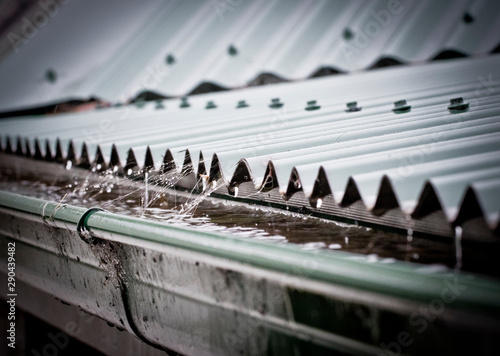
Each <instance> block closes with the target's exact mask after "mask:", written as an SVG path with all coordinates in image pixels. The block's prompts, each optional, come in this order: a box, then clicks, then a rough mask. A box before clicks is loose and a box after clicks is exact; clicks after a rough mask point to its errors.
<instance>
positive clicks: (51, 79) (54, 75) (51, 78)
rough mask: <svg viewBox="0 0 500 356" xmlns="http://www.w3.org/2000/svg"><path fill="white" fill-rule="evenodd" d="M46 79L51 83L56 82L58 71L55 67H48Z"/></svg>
mask: <svg viewBox="0 0 500 356" xmlns="http://www.w3.org/2000/svg"><path fill="white" fill-rule="evenodd" d="M45 79H46V80H47V81H48V82H49V83H55V82H56V80H57V73H56V71H55V70H53V69H47V71H46V72H45Z"/></svg>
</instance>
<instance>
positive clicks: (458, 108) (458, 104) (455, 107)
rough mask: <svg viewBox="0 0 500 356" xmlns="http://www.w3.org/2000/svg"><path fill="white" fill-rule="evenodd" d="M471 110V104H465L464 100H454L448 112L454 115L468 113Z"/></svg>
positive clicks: (451, 101)
mask: <svg viewBox="0 0 500 356" xmlns="http://www.w3.org/2000/svg"><path fill="white" fill-rule="evenodd" d="M467 110H469V103H464V99H463V98H453V99H450V105H449V106H448V111H449V112H451V113H452V114H456V113H460V112H466V111H467Z"/></svg>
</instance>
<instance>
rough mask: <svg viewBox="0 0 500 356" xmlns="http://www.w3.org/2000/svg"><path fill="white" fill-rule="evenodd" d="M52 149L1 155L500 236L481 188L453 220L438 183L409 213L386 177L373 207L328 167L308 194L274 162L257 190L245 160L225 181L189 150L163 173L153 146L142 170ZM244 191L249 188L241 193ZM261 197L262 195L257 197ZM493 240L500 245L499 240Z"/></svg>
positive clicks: (114, 155) (352, 181)
mask: <svg viewBox="0 0 500 356" xmlns="http://www.w3.org/2000/svg"><path fill="white" fill-rule="evenodd" d="M51 145H52V144H51V143H50V142H49V140H46V142H45V148H46V151H45V152H43V151H42V149H41V145H40V143H39V141H38V139H35V147H34V148H31V147H30V144H29V140H28V139H23V138H21V137H18V138H17V139H16V144H15V146H13V145H12V140H11V138H10V137H8V136H7V139H6V140H5V143H3V142H2V145H1V151H0V152H1V153H4V154H10V155H17V156H20V157H26V158H30V159H36V160H40V161H46V162H54V163H58V164H61V165H64V166H66V168H67V169H69V168H72V167H78V168H82V169H87V170H90V171H92V172H97V173H106V174H114V175H116V176H119V177H126V178H129V179H132V180H137V179H144V178H145V174H146V173H147V174H148V177H149V178H151V177H154V176H155V175H159V176H163V178H162V179H160V180H157V181H156V183H157V184H158V185H162V184H163V185H171V186H172V187H176V188H184V189H189V190H191V189H198V190H200V191H204V190H207V189H210V188H211V184H213V187H214V188H215V187H217V191H218V192H219V193H221V194H222V195H227V196H228V197H232V198H240V199H243V200H254V201H259V200H262V199H263V196H265V195H266V194H268V193H269V192H271V191H274V193H275V194H274V195H275V196H274V199H271V200H270V201H269V200H266V199H265V198H264V199H263V200H264V201H268V202H274V203H278V204H279V203H281V205H288V204H289V202H291V203H292V205H293V200H294V197H295V196H299V195H301V197H302V196H303V199H301V200H304V199H305V201H306V202H308V203H309V207H308V208H306V207H305V206H304V207H303V208H304V211H303V212H313V211H314V212H315V213H316V214H320V215H321V214H322V213H323V214H325V215H332V214H331V213H329V212H327V211H323V210H322V208H324V207H325V206H324V204H325V202H326V201H327V200H328V199H330V200H331V202H330V204H332V203H333V204H334V205H335V207H336V210H337V213H339V212H342V211H343V210H344V209H345V210H349V209H352V207H353V206H354V205H356V204H357V205H358V206H357V207H356V209H359V203H361V204H362V206H363V208H364V209H365V210H366V213H369V214H371V215H372V216H373V218H374V219H375V221H377V220H378V218H380V217H382V218H383V216H384V215H386V214H388V213H389V215H394V214H391V213H390V212H393V211H394V210H397V211H399V212H400V216H399V219H402V220H406V221H405V222H404V226H411V225H412V224H411V223H408V220H407V219H408V217H411V220H415V221H418V220H424V219H425V218H428V217H431V216H432V217H431V218H432V219H436V213H438V215H442V216H440V217H439V218H438V219H440V220H441V221H442V222H443V221H447V223H449V225H450V228H449V229H447V228H443V227H442V226H441V227H440V229H429V228H428V227H426V226H425V225H424V226H420V227H419V226H413V230H415V231H419V230H420V231H421V232H424V233H430V234H436V235H450V233H451V234H452V235H453V234H455V233H456V232H455V230H454V228H455V227H456V226H462V225H464V224H465V223H467V222H468V221H471V220H476V226H477V222H478V221H477V220H478V219H479V220H480V222H479V224H481V225H484V226H486V227H487V228H488V229H489V230H490V232H491V233H492V234H494V235H497V236H498V235H500V219H499V216H498V214H496V216H495V217H494V218H491V216H488V215H487V214H486V213H485V211H486V210H485V209H483V208H482V207H483V201H482V198H481V197H482V195H481V194H478V187H477V186H476V185H475V184H469V185H467V186H466V189H465V191H463V192H462V199H461V204H460V207H459V209H458V212H457V213H456V214H455V216H454V217H453V218H450V216H449V215H448V214H446V213H445V211H444V210H445V209H444V204H442V202H441V199H440V190H439V187H437V186H436V185H435V184H434V183H433V182H432V179H428V180H426V181H425V184H424V185H423V186H422V187H421V188H420V194H419V198H418V202H417V203H416V204H415V207H414V209H413V210H412V211H410V212H408V211H404V210H405V209H404V208H403V205H402V204H401V202H400V201H399V200H398V196H397V192H396V190H395V189H394V188H393V183H392V181H391V178H390V177H389V176H387V175H385V174H384V175H383V176H382V178H381V179H380V182H379V184H378V193H377V196H376V199H375V201H376V203H375V204H374V205H372V206H370V205H369V204H366V203H365V201H364V200H363V198H362V194H361V193H360V190H359V188H358V184H357V180H356V177H353V176H351V177H350V178H349V180H348V184H347V186H346V187H345V188H344V192H345V194H344V195H343V197H342V199H341V200H340V201H337V200H336V199H335V191H334V190H333V189H332V187H331V186H330V184H329V182H328V178H327V177H326V173H325V170H324V168H323V167H322V166H320V167H319V168H318V171H317V179H316V181H315V184H314V187H313V189H312V192H311V193H310V194H308V195H306V193H305V192H304V190H303V189H302V187H301V183H300V177H299V175H298V173H297V171H296V170H295V168H293V169H292V171H291V172H290V175H289V177H290V178H289V181H288V185H287V187H280V186H279V185H277V182H278V180H277V178H276V172H275V171H274V168H273V162H272V160H271V161H269V162H268V164H267V170H266V175H265V178H264V180H263V181H262V182H260V183H258V184H257V185H254V183H253V178H254V177H253V176H252V174H251V170H250V167H249V166H248V165H247V164H246V162H245V159H242V160H240V162H239V163H238V165H237V168H236V169H235V171H234V173H233V175H232V176H231V177H224V176H223V173H222V168H221V165H220V161H219V158H218V156H217V154H216V153H215V154H214V155H213V157H212V163H211V166H210V167H206V166H205V165H204V162H203V157H202V156H201V157H200V161H199V162H198V165H197V167H196V164H193V161H192V159H191V155H190V152H189V150H188V149H186V152H185V158H184V162H183V164H182V166H177V165H176V163H175V161H174V159H173V156H172V153H171V152H170V149H167V150H166V152H165V154H164V156H163V160H162V162H163V163H162V164H161V166H160V167H159V168H155V164H154V163H155V162H156V161H155V159H154V157H153V154H152V153H151V151H150V149H149V147H148V148H147V150H146V153H145V157H144V163H143V164H142V165H141V164H140V163H139V161H138V160H137V158H136V154H135V152H134V150H133V149H132V148H131V149H130V150H129V152H128V155H127V157H126V160H125V161H123V160H122V159H121V158H120V157H119V154H118V151H117V149H116V147H115V146H114V145H113V147H112V150H111V152H110V156H109V157H110V158H109V160H106V159H105V156H104V155H103V152H102V150H101V148H100V146H99V145H98V146H97V150H96V153H95V155H94V156H93V157H92V155H91V154H89V152H88V149H87V145H86V143H83V144H82V148H81V153H80V155H77V153H76V150H75V147H74V145H73V142H72V141H70V143H69V145H68V149H67V151H66V152H67V153H66V154H64V150H63V148H62V147H61V144H60V141H59V140H57V141H56V143H55V147H56V151H55V152H52V151H51V149H50V147H51ZM122 162H125V164H124V165H123V164H122ZM195 167H196V168H195ZM172 179H173V181H174V183H173V184H171V183H169V182H171V181H172ZM220 180H222V181H223V182H224V184H223V189H226V190H225V191H224V190H221V189H220V188H221V187H220V186H219V185H217V182H218V181H220ZM242 186H243V189H241V187H242ZM284 188H285V189H284ZM278 191H279V193H278ZM242 192H243V194H242ZM259 193H262V194H259ZM299 193H301V194H299ZM259 195H261V196H260V197H257V198H252V197H256V196H259ZM277 196H279V197H280V198H281V202H279V201H276V197H277ZM301 203H303V202H302V201H301V202H300V203H299V205H300V204H301ZM301 209H302V208H301ZM330 210H331V209H330ZM333 215H335V214H333ZM344 215H345V214H344ZM396 215H398V214H396ZM393 219H395V218H394V216H390V217H389V221H385V224H387V225H389V226H390V225H391V221H390V220H393ZM397 219H398V217H396V220H397ZM360 220H361V221H363V217H361V219H360ZM392 225H400V223H395V222H394V221H393V222H392ZM477 235H478V236H476V238H475V239H476V240H481V239H484V240H488V241H491V240H492V237H491V236H489V237H488V236H484V235H483V236H482V237H481V232H480V231H479V232H478V234H477ZM493 240H495V238H494V237H493Z"/></svg>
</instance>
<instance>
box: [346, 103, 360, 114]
mask: <svg viewBox="0 0 500 356" xmlns="http://www.w3.org/2000/svg"><path fill="white" fill-rule="evenodd" d="M346 105H347V109H346V111H345V112H356V111H361V107H359V106H358V102H357V101H351V102H350V103H347V104H346Z"/></svg>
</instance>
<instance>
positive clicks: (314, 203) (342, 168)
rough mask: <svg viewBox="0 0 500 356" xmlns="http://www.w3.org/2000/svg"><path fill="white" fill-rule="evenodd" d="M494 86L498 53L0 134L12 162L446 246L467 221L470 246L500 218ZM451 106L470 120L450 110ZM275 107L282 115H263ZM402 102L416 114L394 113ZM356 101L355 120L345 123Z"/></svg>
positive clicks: (4, 128) (498, 109) (27, 121)
mask: <svg viewBox="0 0 500 356" xmlns="http://www.w3.org/2000/svg"><path fill="white" fill-rule="evenodd" d="M499 79H500V55H495V56H490V57H486V58H478V59H456V60H449V61H446V62H435V63H432V64H429V65H427V66H423V67H418V66H417V67H408V66H401V67H393V68H387V69H380V70H378V71H370V72H364V73H358V74H349V75H338V76H335V77H324V78H316V79H311V80H308V81H304V82H297V83H280V84H274V85H268V86H264V87H254V88H248V89H242V90H238V91H230V92H218V93H209V94H203V95H197V96H193V97H190V98H188V99H187V100H186V101H184V100H182V99H181V100H179V99H169V100H164V101H163V102H156V103H155V102H150V103H146V104H144V106H142V104H140V105H137V106H124V107H117V108H107V109H102V110H98V111H96V112H86V113H72V114H59V115H54V116H44V117H33V118H24V119H21V120H19V119H17V120H14V119H13V120H2V121H0V130H1V132H2V134H3V137H2V142H3V150H4V151H7V152H16V151H17V152H18V153H19V154H24V155H30V156H34V157H37V158H40V159H43V158H45V159H47V160H56V161H59V162H61V163H65V161H66V160H70V161H71V162H72V164H80V165H81V166H83V167H91V166H92V163H93V169H97V170H101V169H106V168H108V167H109V168H110V169H111V170H114V171H118V172H123V173H124V174H125V175H128V176H131V177H135V176H137V175H141V174H142V173H141V171H140V169H141V168H148V169H150V170H151V169H153V167H154V170H155V171H157V172H158V173H168V174H167V175H166V176H169V177H172V176H174V177H177V178H176V179H178V180H179V179H180V180H179V181H178V182H176V185H177V186H182V187H185V188H192V187H194V186H199V187H201V186H202V184H201V183H202V181H203V180H204V179H201V178H200V177H201V176H205V175H206V176H207V177H209V181H216V180H218V179H220V178H222V179H223V181H224V182H225V184H226V185H227V187H228V189H226V188H225V187H223V188H220V189H219V190H218V191H217V192H218V193H220V194H233V195H234V194H235V193H236V194H238V198H242V199H243V198H244V199H246V200H265V201H268V202H273V203H276V204H281V205H283V204H290V205H292V206H298V207H304V209H305V210H304V211H311V212H319V213H324V214H328V215H336V216H343V217H345V218H350V219H355V220H363V221H368V222H374V223H378V224H386V225H391V226H395V227H399V228H408V229H412V230H416V231H423V232H431V233H436V234H441V235H448V236H450V235H453V234H454V230H453V228H452V225H449V224H447V223H446V222H451V223H454V224H459V225H462V226H463V227H464V229H465V228H466V226H467V222H468V221H470V220H474V221H476V222H477V223H479V224H483V225H484V227H485V228H484V229H483V230H481V229H479V228H478V225H477V224H476V225H475V227H474V229H472V230H470V231H471V234H472V235H474V237H475V238H491V236H490V235H489V234H490V231H496V233H498V231H499V216H498V213H499V212H500V199H499V198H500V122H499V115H500V106H499V93H500V91H499V89H500V80H499ZM457 97H462V98H463V100H464V102H465V103H466V104H469V105H470V107H469V108H468V110H467V111H464V112H460V111H459V112H456V111H455V112H453V111H450V110H449V108H448V106H449V105H450V99H453V98H457ZM273 98H279V102H280V103H281V104H283V106H281V107H280V108H271V107H270V104H271V106H273V105H272V104H273V103H274V104H276V101H272V100H271V99H273ZM403 99H404V100H406V101H407V104H408V105H411V110H410V111H408V112H403V113H400V114H398V113H395V112H393V111H392V109H393V108H394V102H395V101H398V100H403ZM241 100H245V104H247V105H248V106H247V107H245V105H241V102H240V101H241ZM311 100H315V101H316V102H315V103H306V102H308V101H311ZM355 100H356V101H357V105H358V108H361V110H359V111H347V112H346V109H347V107H346V103H347V102H351V101H355ZM186 104H187V105H186ZM188 105H189V106H188ZM186 106H188V107H186ZM274 106H279V105H274ZM315 106H319V107H315ZM306 108H307V109H306ZM308 109H309V110H308ZM311 109H312V110H311ZM5 135H9V136H10V138H9V139H8V141H6V137H5ZM16 136H20V137H22V139H18V142H17V148H16V147H15V146H13V143H14V142H13V140H14V137H16ZM25 138H26V139H27V140H26V141H25ZM35 139H36V140H35ZM43 140H47V141H46V144H45V145H43ZM40 143H42V145H40ZM80 146H81V147H82V154H81V155H80V156H79V157H76V156H77V155H76V153H75V152H74V151H75V148H78V147H80ZM66 148H68V149H67V150H66ZM94 152H96V154H95V155H93V153H94ZM108 154H109V156H108ZM143 161H144V162H145V163H144V164H142V162H143ZM181 172H182V174H181ZM195 173H196V174H195ZM151 174H153V173H152V172H151ZM180 175H182V179H181V178H179V177H180ZM162 179H163V178H162ZM165 179H166V178H165ZM163 183H165V180H164V179H163V180H162V184H163ZM236 188H238V189H236ZM274 188H279V190H278V189H274ZM283 198H285V199H289V200H288V202H285V201H284V200H283ZM477 218H479V220H478V219H477ZM426 219H427V220H426ZM429 219H430V220H429ZM481 219H482V220H481Z"/></svg>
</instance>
